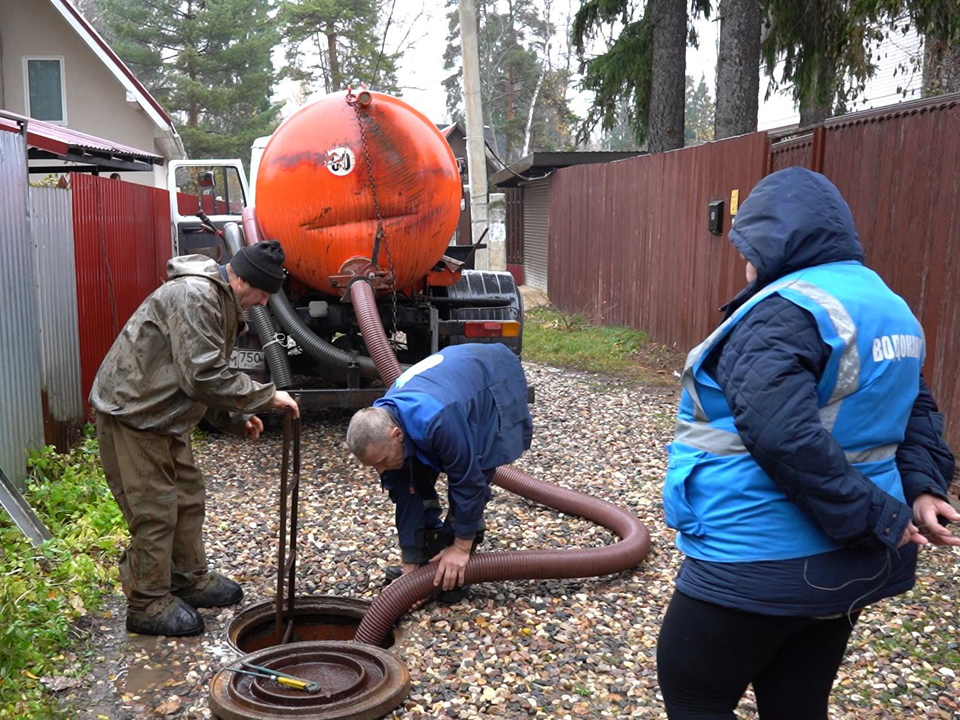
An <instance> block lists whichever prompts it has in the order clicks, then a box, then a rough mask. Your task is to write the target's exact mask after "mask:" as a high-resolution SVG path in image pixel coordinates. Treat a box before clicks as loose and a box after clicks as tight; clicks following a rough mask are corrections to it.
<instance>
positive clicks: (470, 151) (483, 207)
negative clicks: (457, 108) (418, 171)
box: [460, 0, 506, 270]
mask: <svg viewBox="0 0 960 720" xmlns="http://www.w3.org/2000/svg"><path fill="white" fill-rule="evenodd" d="M460 54H461V56H462V57H463V105H464V113H465V115H466V121H467V138H466V140H467V175H468V177H469V178H470V233H471V238H472V241H473V242H474V243H476V242H477V241H478V240H480V238H481V237H483V233H484V231H485V230H486V229H487V162H486V150H485V148H484V140H483V106H482V103H481V99H480V49H479V47H478V45H477V10H476V6H475V5H474V1H473V0H460ZM489 242H490V238H489V236H487V237H486V238H484V244H487V243H489ZM474 257H475V258H476V259H475V267H476V268H477V269H478V270H491V269H502V270H506V265H504V267H503V268H491V267H490V253H489V252H488V251H487V250H478V251H477V254H476V255H475V256H474Z"/></svg>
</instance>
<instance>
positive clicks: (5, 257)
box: [0, 132, 43, 485]
mask: <svg viewBox="0 0 960 720" xmlns="http://www.w3.org/2000/svg"><path fill="white" fill-rule="evenodd" d="M28 218H29V213H28V202H27V154H26V143H25V139H24V137H23V135H19V134H15V133H9V132H0V298H2V299H3V301H2V302H0V338H2V340H0V468H2V469H3V472H4V474H5V475H6V476H7V477H8V478H10V480H12V481H13V482H14V483H16V484H18V485H19V484H21V483H22V481H23V478H24V477H25V475H26V469H27V467H26V452H25V451H26V450H28V449H31V448H37V447H41V446H42V445H43V414H42V410H41V404H40V373H38V372H37V368H39V367H40V342H39V314H38V312H37V292H36V286H37V267H36V263H35V259H34V252H33V246H32V243H31V241H30V227H29V220H28Z"/></svg>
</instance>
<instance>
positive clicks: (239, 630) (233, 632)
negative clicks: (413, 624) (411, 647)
mask: <svg viewBox="0 0 960 720" xmlns="http://www.w3.org/2000/svg"><path fill="white" fill-rule="evenodd" d="M369 608H370V602H369V601H367V600H359V599H356V598H345V597H337V596H335V595H308V596H301V597H297V599H296V603H295V605H294V610H293V615H294V621H293V637H292V638H291V640H290V642H305V641H316V640H324V641H330V640H334V641H347V640H353V637H354V635H355V634H356V632H357V627H358V626H359V625H360V621H361V620H362V619H363V616H364V615H365V614H366V612H367V610H368V609H369ZM284 617H286V613H284ZM276 627H277V626H276V605H275V604H274V601H273V600H266V601H264V602H261V603H257V604H256V605H251V606H250V607H248V608H247V609H246V610H244V611H243V612H241V613H240V614H238V615H237V616H236V617H235V618H234V619H233V620H231V621H230V624H229V625H228V626H227V639H228V641H229V643H230V647H232V648H233V649H234V650H236V651H237V652H238V653H241V654H244V653H252V652H256V651H257V650H262V649H263V648H267V647H273V646H275V645H278V644H279V643H280V640H281V638H277V632H276ZM393 640H394V637H393V636H391V637H390V638H388V640H387V643H386V645H385V647H390V646H392V645H393Z"/></svg>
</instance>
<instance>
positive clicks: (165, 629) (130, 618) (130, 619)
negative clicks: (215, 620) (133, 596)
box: [127, 598, 204, 636]
mask: <svg viewBox="0 0 960 720" xmlns="http://www.w3.org/2000/svg"><path fill="white" fill-rule="evenodd" d="M148 610H149V608H148V609H147V610H131V609H130V608H127V630H129V631H130V632H132V633H138V634H140V635H170V636H181V635H199V634H200V633H202V632H203V629H204V625H203V618H202V617H200V613H198V612H197V611H196V610H194V609H193V608H192V607H190V606H189V605H187V603H185V602H184V601H183V600H181V599H180V598H173V599H172V601H171V602H170V603H169V604H167V606H166V607H165V608H163V609H162V610H161V611H160V612H158V613H155V614H153V615H151V614H150V613H149V612H148Z"/></svg>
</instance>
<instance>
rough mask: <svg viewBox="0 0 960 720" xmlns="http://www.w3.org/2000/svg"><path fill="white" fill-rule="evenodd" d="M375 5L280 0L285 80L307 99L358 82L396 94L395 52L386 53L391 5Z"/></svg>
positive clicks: (376, 0)
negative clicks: (292, 82) (286, 65)
mask: <svg viewBox="0 0 960 720" xmlns="http://www.w3.org/2000/svg"><path fill="white" fill-rule="evenodd" d="M384 4H385V3H383V2H381V1H380V0H283V2H281V4H280V24H281V26H282V27H283V28H284V35H285V38H284V40H285V44H286V47H287V59H288V61H289V63H290V65H289V69H288V75H289V76H290V77H293V78H295V79H297V80H299V81H300V83H301V85H302V87H303V88H304V90H305V91H306V94H309V92H310V91H312V90H316V89H319V88H320V87H322V88H323V89H324V90H325V91H326V92H327V93H331V92H337V91H339V90H344V89H346V87H347V85H350V84H353V83H357V82H359V83H362V84H363V85H366V86H367V87H369V88H370V89H372V90H379V91H381V92H387V93H399V87H398V86H397V60H398V58H399V53H397V52H395V51H394V52H388V51H387V49H386V40H387V35H388V33H389V31H390V26H391V24H392V21H393V11H394V10H395V5H394V4H392V3H391V4H390V6H389V7H387V8H384V7H382V6H383V5H384Z"/></svg>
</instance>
